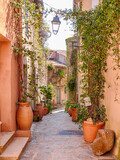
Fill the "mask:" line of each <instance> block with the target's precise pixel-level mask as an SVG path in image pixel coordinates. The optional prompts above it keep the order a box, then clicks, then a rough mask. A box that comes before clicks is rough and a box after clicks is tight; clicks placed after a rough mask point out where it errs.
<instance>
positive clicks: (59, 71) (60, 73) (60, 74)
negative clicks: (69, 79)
mask: <svg viewBox="0 0 120 160" xmlns="http://www.w3.org/2000/svg"><path fill="white" fill-rule="evenodd" d="M56 75H58V76H64V74H63V70H62V69H59V70H58V72H57V73H56Z"/></svg>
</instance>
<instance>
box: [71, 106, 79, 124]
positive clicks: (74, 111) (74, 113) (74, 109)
mask: <svg viewBox="0 0 120 160" xmlns="http://www.w3.org/2000/svg"><path fill="white" fill-rule="evenodd" d="M77 112H78V109H76V108H72V121H73V122H74V121H76V119H77Z"/></svg>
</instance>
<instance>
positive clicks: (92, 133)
mask: <svg viewBox="0 0 120 160" xmlns="http://www.w3.org/2000/svg"><path fill="white" fill-rule="evenodd" d="M103 125H104V122H100V123H97V124H93V122H89V121H84V122H83V123H82V126H83V134H84V140H85V141H86V142H89V143H92V142H93V141H94V139H95V138H96V136H97V132H98V129H101V128H102V127H103Z"/></svg>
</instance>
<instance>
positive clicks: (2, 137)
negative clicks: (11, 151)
mask: <svg viewBox="0 0 120 160" xmlns="http://www.w3.org/2000/svg"><path fill="white" fill-rule="evenodd" d="M14 136H15V132H14V131H13V132H0V154H1V153H2V152H3V151H4V150H5V149H6V148H7V146H8V145H9V144H10V142H11V141H12V140H13V138H14Z"/></svg>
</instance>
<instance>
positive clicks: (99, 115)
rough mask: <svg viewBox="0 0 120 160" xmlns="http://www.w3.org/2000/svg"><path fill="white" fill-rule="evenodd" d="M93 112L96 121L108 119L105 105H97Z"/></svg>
mask: <svg viewBox="0 0 120 160" xmlns="http://www.w3.org/2000/svg"><path fill="white" fill-rule="evenodd" d="M93 114H94V116H93V122H94V123H96V122H100V121H102V122H105V121H107V120H108V119H107V115H106V109H105V106H104V105H100V106H99V107H96V108H95V111H94V113H93Z"/></svg>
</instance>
